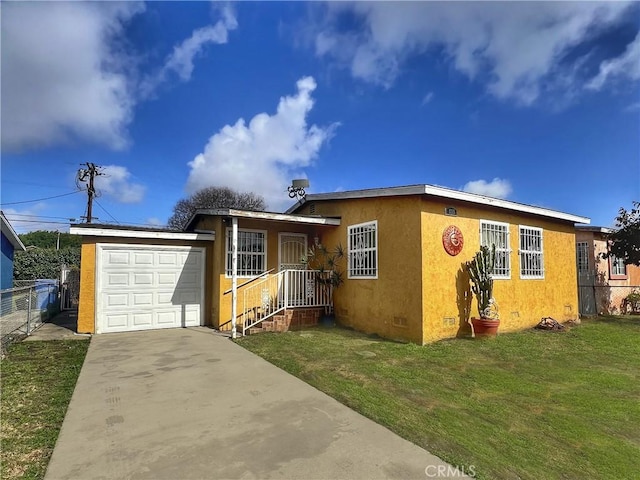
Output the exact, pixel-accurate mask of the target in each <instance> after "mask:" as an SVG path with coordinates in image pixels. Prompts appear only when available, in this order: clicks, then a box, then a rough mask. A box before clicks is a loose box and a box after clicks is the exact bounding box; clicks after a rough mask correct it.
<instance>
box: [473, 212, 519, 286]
mask: <svg viewBox="0 0 640 480" xmlns="http://www.w3.org/2000/svg"><path fill="white" fill-rule="evenodd" d="M484 225H489V226H493V227H496V226H497V227H503V228H504V229H505V232H504V233H505V234H506V242H505V244H506V248H503V247H498V245H496V256H497V254H498V253H504V254H505V258H506V260H507V261H506V266H507V273H498V274H497V273H495V269H494V273H493V275H491V276H492V278H493V279H494V280H511V271H512V268H511V228H510V227H511V226H510V225H509V224H508V223H506V222H496V221H494V220H484V219H480V246H485V244H484V243H482V232H483V226H484ZM486 246H487V247H491V245H486Z"/></svg>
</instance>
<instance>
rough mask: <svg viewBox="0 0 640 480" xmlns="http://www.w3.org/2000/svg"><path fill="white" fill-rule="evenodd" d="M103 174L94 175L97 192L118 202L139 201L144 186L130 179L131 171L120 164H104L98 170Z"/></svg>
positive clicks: (144, 188) (142, 194)
mask: <svg viewBox="0 0 640 480" xmlns="http://www.w3.org/2000/svg"><path fill="white" fill-rule="evenodd" d="M100 171H101V172H102V173H103V175H99V176H96V177H95V187H96V189H97V190H98V193H103V194H106V195H109V196H110V197H112V198H113V199H114V200H116V201H118V202H120V203H139V202H141V201H142V199H143V197H144V193H145V190H146V187H145V186H144V185H141V184H139V183H134V182H132V181H131V176H132V175H131V172H129V170H127V168H126V167H122V166H120V165H106V166H104V167H102V168H101V170H100Z"/></svg>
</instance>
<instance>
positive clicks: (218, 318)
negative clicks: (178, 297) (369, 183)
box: [186, 209, 340, 337]
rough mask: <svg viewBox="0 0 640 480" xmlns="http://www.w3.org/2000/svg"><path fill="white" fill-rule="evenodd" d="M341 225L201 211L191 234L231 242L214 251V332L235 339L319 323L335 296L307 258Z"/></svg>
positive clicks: (337, 221) (332, 220)
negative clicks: (208, 234)
mask: <svg viewBox="0 0 640 480" xmlns="http://www.w3.org/2000/svg"><path fill="white" fill-rule="evenodd" d="M339 225H340V219H339V218H331V217H321V216H311V215H288V214H279V213H270V212H254V211H246V210H236V209H215V210H198V211H197V212H196V214H195V215H194V217H193V218H192V219H191V220H190V222H189V223H188V225H187V228H186V229H187V230H188V231H193V232H215V234H216V235H217V238H219V239H223V238H224V239H225V241H224V242H215V245H214V254H213V282H212V286H213V291H212V292H211V296H212V298H213V302H212V312H211V318H212V324H213V325H212V326H213V327H215V328H218V329H220V330H227V331H230V332H231V334H232V336H234V337H235V336H236V334H237V333H240V334H244V335H246V334H248V333H255V332H257V331H258V330H260V331H286V330H288V329H289V328H295V327H297V326H307V325H311V324H314V323H317V321H318V318H319V317H320V315H321V313H322V312H323V311H324V308H325V307H327V306H328V305H330V304H331V298H332V292H331V291H330V289H327V288H326V285H323V283H322V281H321V279H322V277H321V275H322V274H321V273H320V272H316V271H313V270H309V269H307V265H306V264H305V262H304V257H305V256H306V254H307V252H308V250H309V248H310V247H312V246H313V245H317V244H319V243H322V237H323V235H326V234H327V233H328V232H330V231H331V230H333V229H335V228H336V227H338V226H339Z"/></svg>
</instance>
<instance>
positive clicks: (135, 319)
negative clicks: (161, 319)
mask: <svg viewBox="0 0 640 480" xmlns="http://www.w3.org/2000/svg"><path fill="white" fill-rule="evenodd" d="M131 324H132V325H133V326H134V327H151V326H152V325H153V313H152V312H145V313H133V314H131Z"/></svg>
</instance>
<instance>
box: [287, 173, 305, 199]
mask: <svg viewBox="0 0 640 480" xmlns="http://www.w3.org/2000/svg"><path fill="white" fill-rule="evenodd" d="M305 188H309V180H307V179H306V178H300V179H298V180H292V181H291V185H290V186H289V187H288V188H287V190H289V198H296V197H300V198H301V199H302V198H304V197H306V196H307V192H305V191H304V189H305Z"/></svg>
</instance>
